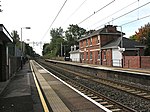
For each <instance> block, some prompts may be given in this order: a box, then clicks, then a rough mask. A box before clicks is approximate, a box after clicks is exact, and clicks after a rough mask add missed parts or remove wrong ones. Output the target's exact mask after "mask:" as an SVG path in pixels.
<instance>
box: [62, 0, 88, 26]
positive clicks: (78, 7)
mask: <svg viewBox="0 0 150 112" xmlns="http://www.w3.org/2000/svg"><path fill="white" fill-rule="evenodd" d="M86 1H87V0H84V1H83V2H82V3H81V4H80V5H79V6H78V7H77V8H76V9H75V11H74V12H73V13H72V14H71V15H70V16H69V17H68V18H67V19H66V21H65V22H64V23H63V24H65V23H66V22H67V21H68V20H69V19H70V18H71V17H72V16H73V15H74V14H75V13H76V12H77V11H78V10H79V9H80V8H81V7H82V6H83V4H84V3H85V2H86ZM63 24H62V25H63ZM62 25H61V26H62Z"/></svg>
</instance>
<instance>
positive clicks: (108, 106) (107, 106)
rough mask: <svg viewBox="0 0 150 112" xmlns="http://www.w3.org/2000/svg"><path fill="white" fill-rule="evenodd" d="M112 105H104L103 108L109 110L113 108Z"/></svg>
mask: <svg viewBox="0 0 150 112" xmlns="http://www.w3.org/2000/svg"><path fill="white" fill-rule="evenodd" d="M113 106H114V105H104V107H106V108H111V107H113Z"/></svg>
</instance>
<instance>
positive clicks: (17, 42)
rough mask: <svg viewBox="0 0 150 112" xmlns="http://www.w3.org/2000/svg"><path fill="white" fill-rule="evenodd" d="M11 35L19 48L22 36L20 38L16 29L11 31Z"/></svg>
mask: <svg viewBox="0 0 150 112" xmlns="http://www.w3.org/2000/svg"><path fill="white" fill-rule="evenodd" d="M11 36H12V38H13V43H14V44H16V47H17V48H20V47H21V45H20V41H19V40H20V38H19V34H18V32H17V31H15V30H13V31H12V32H11Z"/></svg>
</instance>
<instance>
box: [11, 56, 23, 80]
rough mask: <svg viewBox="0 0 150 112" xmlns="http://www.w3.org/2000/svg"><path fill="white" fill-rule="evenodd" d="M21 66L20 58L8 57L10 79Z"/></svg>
mask: <svg viewBox="0 0 150 112" xmlns="http://www.w3.org/2000/svg"><path fill="white" fill-rule="evenodd" d="M20 66H21V58H20V57H14V56H11V57H9V76H10V77H11V76H12V75H13V74H14V73H15V72H16V71H17V70H18V69H19V68H20Z"/></svg>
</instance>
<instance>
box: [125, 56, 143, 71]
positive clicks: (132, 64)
mask: <svg viewBox="0 0 150 112" xmlns="http://www.w3.org/2000/svg"><path fill="white" fill-rule="evenodd" d="M123 67H124V68H140V56H124V58H123Z"/></svg>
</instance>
